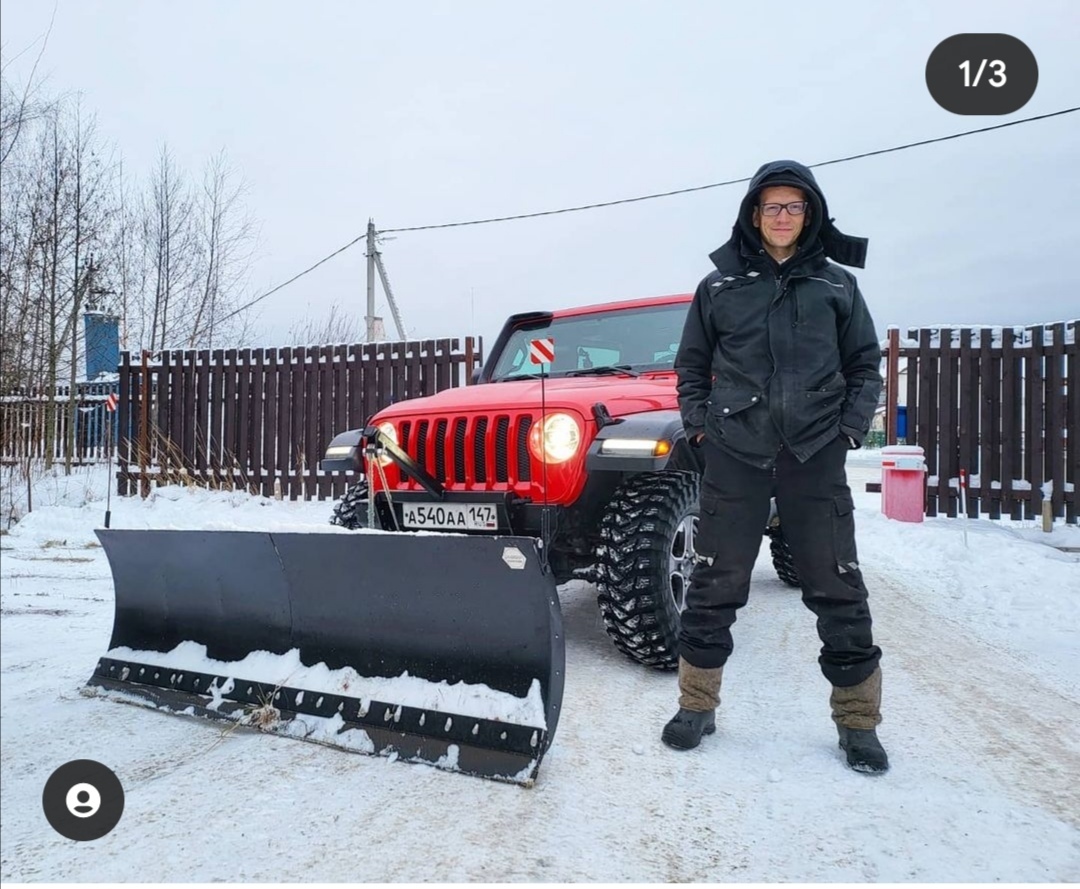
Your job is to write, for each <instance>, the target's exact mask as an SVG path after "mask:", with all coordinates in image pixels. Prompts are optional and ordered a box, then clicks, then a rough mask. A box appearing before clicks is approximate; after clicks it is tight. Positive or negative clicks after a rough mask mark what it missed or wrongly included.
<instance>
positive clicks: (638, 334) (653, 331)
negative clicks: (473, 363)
mask: <svg viewBox="0 0 1080 889" xmlns="http://www.w3.org/2000/svg"><path fill="white" fill-rule="evenodd" d="M689 307H690V304H689V303H674V304H670V305H665V306H649V307H648V308H642V309H636V310H628V309H623V310H620V311H614V312H593V313H591V314H588V315H573V316H571V317H568V318H556V319H555V320H554V321H552V322H551V323H550V324H539V325H528V326H526V327H519V328H518V329H517V330H515V331H514V332H513V333H512V334H511V335H510V339H509V340H507V343H506V348H505V349H504V350H503V353H502V355H500V356H499V361H498V363H497V364H496V365H495V370H494V372H493V374H492V379H493V380H508V379H514V378H515V377H517V378H526V377H529V376H533V375H536V374H540V373H546V374H550V375H551V376H552V377H560V376H566V375H567V374H568V373H569V374H571V375H573V376H578V375H581V373H582V371H588V370H590V369H593V368H601V367H613V366H620V367H626V368H629V369H631V370H633V371H636V372H638V373H641V372H644V371H650V370H671V369H673V368H674V366H675V353H676V352H677V351H678V349H679V340H680V338H681V337H682V329H683V322H684V321H685V320H686V312H687V310H688V309H689ZM545 337H550V338H551V339H553V340H554V341H555V360H554V361H553V362H551V363H550V364H548V363H544V364H533V363H532V361H531V360H530V359H529V343H530V342H531V341H532V340H536V339H543V338H545ZM575 372H576V373H575ZM599 373H604V371H599Z"/></svg>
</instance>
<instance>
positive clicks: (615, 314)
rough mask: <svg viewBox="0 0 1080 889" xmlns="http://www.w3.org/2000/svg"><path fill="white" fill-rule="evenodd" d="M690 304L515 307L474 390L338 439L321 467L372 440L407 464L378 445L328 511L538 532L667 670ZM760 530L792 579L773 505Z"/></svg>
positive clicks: (634, 648)
mask: <svg viewBox="0 0 1080 889" xmlns="http://www.w3.org/2000/svg"><path fill="white" fill-rule="evenodd" d="M691 298H692V296H691V294H678V295H674V296H661V297H651V298H647V299H636V300H628V301H625V302H615V303H605V304H602V305H592V306H583V307H579V308H572V309H564V310H562V311H557V312H527V313H523V314H519V315H513V316H511V317H510V318H509V319H508V320H507V321H506V323H505V325H504V326H503V329H502V332H501V333H500V334H499V337H498V339H497V340H496V341H495V345H494V347H493V349H492V351H491V354H490V356H489V357H488V360H487V361H486V363H485V364H484V367H483V368H482V369H481V370H480V371H479V372H478V373H477V374H476V375H475V377H474V380H473V382H474V383H475V385H472V386H468V387H465V388H456V389H448V390H445V391H443V392H439V393H437V394H436V395H431V396H427V397H424V398H416V399H411V400H407V401H403V402H399V403H397V404H394V405H392V406H390V407H388V408H386V409H385V410H382V411H380V412H379V413H378V414H376V415H375V416H374V417H372V418H371V420H370V422H369V426H368V429H367V432H368V436H367V438H365V434H364V433H365V430H359V429H357V430H351V431H349V432H344V433H342V434H340V435H338V436H336V437H335V438H334V440H333V441H332V442H331V444H330V446H329V448H328V450H327V455H326V458H325V459H324V460H323V461H322V467H323V468H324V469H327V470H349V471H356V470H359V471H361V472H364V470H365V465H364V464H365V462H366V461H365V441H366V440H367V439H370V438H372V437H374V438H377V439H380V440H387V441H388V442H390V443H392V444H393V445H395V446H396V448H393V450H396V451H397V453H398V454H401V455H407V458H406V460H404V461H402V460H401V459H397V458H393V457H391V456H387V451H385V450H384V451H382V452H381V455H380V456H379V457H378V458H377V459H376V460H373V461H372V464H371V465H372V472H369V473H367V474H366V475H365V477H364V478H363V479H362V480H361V481H360V482H358V483H357V484H354V485H353V486H352V487H351V488H350V490H349V491H348V492H347V493H346V494H345V496H344V497H343V498H342V499H341V500H340V501H339V502H338V503H337V504H336V506H335V509H334V514H333V517H332V519H331V521H332V522H333V523H334V524H337V525H343V526H345V527H347V528H361V527H367V526H368V525H369V524H370V525H371V526H373V527H378V528H382V529H384V530H402V531H409V530H438V531H456V532H460V533H466V534H488V535H492V534H494V535H498V534H516V535H527V536H533V537H537V538H540V539H542V540H543V541H544V551H545V552H546V553H547V559H548V564H549V566H550V568H551V570H552V571H553V572H554V575H555V579H556V581H557V582H559V583H563V582H565V581H567V580H570V579H572V578H575V577H576V578H584V579H586V580H589V581H592V582H593V583H595V584H596V588H597V591H598V597H597V599H598V602H599V606H600V612H601V614H602V616H603V619H604V625H605V626H606V628H607V632H608V634H609V635H610V636H611V638H612V639H613V640H614V641H615V645H616V646H617V647H618V648H619V649H620V650H621V651H623V652H624V653H626V654H627V655H628V656H629V657H630V658H632V659H633V660H635V661H638V662H640V663H642V664H646V665H649V666H653V667H658V668H664V669H666V668H672V667H675V666H676V665H677V662H678V659H677V654H676V640H677V637H678V632H679V615H680V612H681V610H682V607H683V596H684V593H685V591H686V588H687V586H688V584H689V582H690V573H691V571H692V569H693V567H694V558H695V551H694V536H695V530H696V525H697V516H698V495H699V491H700V484H701V470H702V466H701V465H700V452H699V451H698V450H697V449H696V448H692V447H691V446H690V445H689V443H688V442H687V440H686V436H685V434H684V433H683V428H682V422H681V419H680V416H679V408H678V403H677V398H676V391H675V383H676V375H675V370H674V363H675V353H676V351H677V350H678V347H679V339H680V337H681V336H682V328H683V321H684V319H685V316H686V311H687V308H688V307H689V304H690V300H691ZM547 338H550V339H552V340H553V341H554V359H553V360H552V361H551V362H550V363H545V364H534V363H533V362H532V359H531V358H530V343H531V342H532V341H534V340H538V339H547ZM541 373H542V374H543V379H541ZM374 429H378V430H379V432H380V433H381V435H378V436H375V435H374ZM371 453H375V452H374V451H372V452H371ZM369 456H370V455H369ZM408 458H411V459H408ZM409 464H412V470H411V471H410V470H409V468H408V466H409ZM369 485H370V490H369ZM369 503H372V504H374V507H375V514H374V515H372V516H370V517H369V509H368V504H369ZM763 531H764V532H765V533H766V534H767V535H768V536H769V537H770V538H771V551H772V557H773V564H774V566H775V568H776V571H777V573H778V574H779V576H780V578H781V580H783V581H784V582H785V583H787V584H789V585H791V586H798V577H797V575H796V573H795V570H794V565H793V563H792V561H791V555H790V552H789V551H788V549H787V547H786V545H785V544H784V540H783V537H782V535H781V532H780V525H779V519H778V517H777V515H776V512H775V509H774V510H773V515H772V517H771V518H770V521H769V524H768V527H767V528H765V529H763Z"/></svg>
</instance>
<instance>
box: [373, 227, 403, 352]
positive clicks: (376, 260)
mask: <svg viewBox="0 0 1080 889" xmlns="http://www.w3.org/2000/svg"><path fill="white" fill-rule="evenodd" d="M375 237H376V231H375V222H374V220H371V219H369V220H368V226H367V315H365V321H366V322H367V342H369V343H374V342H376V341H377V340H381V339H383V338H384V337H385V336H386V331H385V329H384V328H383V323H382V318H378V317H376V315H375V273H376V271H377V272H378V273H379V280H380V281H381V282H382V288H383V293H385V294H386V301H387V302H388V303H389V304H390V312H391V313H392V314H393V316H394V326H395V327H397V332H398V337H400V338H401V339H402V340H404V339H406V336H405V324H404V323H403V322H402V320H401V313H400V312H399V311H398V307H397V301H396V300H395V299H394V291H393V290H391V289H390V279H389V278H388V277H387V276H386V266H384V265H383V261H382V254H381V253H380V252H379V248H378V245H377V243H376V240H375Z"/></svg>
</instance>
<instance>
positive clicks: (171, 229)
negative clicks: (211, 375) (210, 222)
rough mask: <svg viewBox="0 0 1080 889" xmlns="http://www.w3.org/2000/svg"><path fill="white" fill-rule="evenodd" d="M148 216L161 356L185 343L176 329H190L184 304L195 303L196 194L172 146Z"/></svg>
mask: <svg viewBox="0 0 1080 889" xmlns="http://www.w3.org/2000/svg"><path fill="white" fill-rule="evenodd" d="M148 210H149V212H148V213H147V216H146V221H145V223H144V235H145V236H146V239H147V247H148V249H149V253H150V257H151V266H152V270H153V275H154V292H153V303H152V310H151V319H150V331H149V333H150V342H149V349H150V351H152V352H156V351H158V350H159V349H164V348H169V347H170V346H171V345H173V344H174V343H176V342H178V341H182V340H181V337H178V336H177V334H176V331H174V329H173V328H174V327H177V326H180V327H181V328H186V327H187V325H186V324H185V323H184V309H185V303H188V302H190V297H191V295H192V290H193V284H194V283H195V282H194V279H193V274H194V271H195V269H194V266H195V256H194V253H195V247H196V242H195V235H194V232H193V226H192V221H193V220H192V198H191V191H190V188H189V187H188V184H187V182H186V181H185V178H184V175H183V173H182V172H181V171H180V170H178V169H177V168H176V164H175V163H174V162H173V158H172V155H171V154H170V152H169V149H168V146H167V145H163V146H162V148H161V154H160V155H159V157H158V164H157V167H155V169H154V174H153V178H152V180H151V185H150V198H149V202H148ZM170 312H171V313H172V314H171V315H170Z"/></svg>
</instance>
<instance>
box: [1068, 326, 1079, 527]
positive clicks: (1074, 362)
mask: <svg viewBox="0 0 1080 889" xmlns="http://www.w3.org/2000/svg"><path fill="white" fill-rule="evenodd" d="M1066 338H1067V343H1066V346H1065V352H1066V368H1065V379H1066V386H1068V390H1069V392H1068V398H1067V399H1066V418H1065V428H1066V430H1067V432H1066V436H1067V437H1066V456H1065V465H1066V467H1067V480H1068V481H1069V482H1071V483H1072V490H1067V491H1066V492H1065V519H1066V521H1067V522H1069V524H1076V523H1077V520H1078V516H1080V509H1077V504H1078V503H1080V491H1078V490H1077V489H1078V488H1080V321H1072V322H1070V323H1069V326H1068V327H1067V328H1066Z"/></svg>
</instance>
